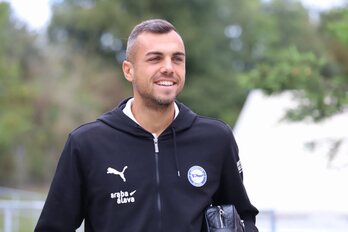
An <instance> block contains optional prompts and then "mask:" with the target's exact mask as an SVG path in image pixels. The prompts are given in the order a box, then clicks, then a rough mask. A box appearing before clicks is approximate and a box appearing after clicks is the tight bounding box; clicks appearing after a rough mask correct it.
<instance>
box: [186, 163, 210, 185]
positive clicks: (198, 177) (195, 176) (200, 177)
mask: <svg viewBox="0 0 348 232" xmlns="http://www.w3.org/2000/svg"><path fill="white" fill-rule="evenodd" d="M187 178H188V180H189V181H190V183H191V184H192V185H193V186H195V187H202V186H203V185H204V184H205V183H206V182H207V173H206V171H205V170H204V169H203V168H202V167H200V166H192V167H191V168H190V169H189V170H188V172H187Z"/></svg>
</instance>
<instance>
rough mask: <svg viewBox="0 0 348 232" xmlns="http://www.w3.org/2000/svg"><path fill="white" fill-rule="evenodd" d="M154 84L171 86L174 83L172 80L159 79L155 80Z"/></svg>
mask: <svg viewBox="0 0 348 232" xmlns="http://www.w3.org/2000/svg"><path fill="white" fill-rule="evenodd" d="M156 84H157V85H161V86H173V85H174V84H175V83H174V82H172V81H159V82H156Z"/></svg>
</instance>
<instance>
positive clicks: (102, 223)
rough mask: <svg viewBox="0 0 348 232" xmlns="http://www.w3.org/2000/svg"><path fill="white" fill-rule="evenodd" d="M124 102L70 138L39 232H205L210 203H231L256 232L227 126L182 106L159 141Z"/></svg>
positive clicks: (46, 203) (254, 210) (43, 213)
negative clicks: (127, 110) (80, 229)
mask: <svg viewBox="0 0 348 232" xmlns="http://www.w3.org/2000/svg"><path fill="white" fill-rule="evenodd" d="M125 102H126V101H123V102H122V103H121V104H120V106H119V107H117V108H115V109H114V110H112V111H111V112H109V113H106V114H104V115H102V116H101V117H100V118H98V119H97V120H96V121H94V122H91V123H88V124H85V125H83V126H81V127H79V128H77V129H76V130H74V131H73V132H72V133H71V134H70V136H69V139H68V141H67V143H66V145H65V148H64V150H63V152H62V155H61V158H60V160H59V163H58V167H57V170H56V173H55V176H54V179H53V181H52V185H51V188H50V191H49V194H48V197H47V200H46V202H45V206H44V208H43V211H42V213H41V216H40V218H39V221H38V224H37V226H36V229H35V231H36V232H41V231H42V232H43V231H44V232H54V231H57V232H58V231H59V232H69V231H75V229H76V228H78V227H79V226H80V224H81V223H82V221H83V220H85V231H87V232H92V231H93V232H160V231H163V232H200V231H201V225H202V220H203V219H202V216H203V211H204V209H205V208H206V207H207V206H208V205H209V204H211V203H214V204H228V203H233V204H234V205H235V206H236V208H237V210H238V212H239V214H240V215H241V218H242V219H244V221H245V224H246V227H247V231H257V229H256V227H255V226H254V223H255V216H256V215H257V213H258V211H257V209H256V208H255V207H254V206H252V205H251V203H250V201H249V199H248V196H247V193H246V191H245V188H244V185H243V182H242V178H243V176H242V171H241V169H238V167H237V166H238V165H237V163H238V164H239V157H238V148H237V145H236V142H235V139H234V137H233V135H232V131H231V128H230V127H229V126H227V125H226V124H225V123H223V122H221V121H218V120H215V119H210V118H206V117H201V116H198V115H197V114H195V113H193V112H192V111H191V110H190V109H188V108H187V107H186V106H184V105H183V104H181V103H179V102H177V104H178V106H179V110H180V113H179V115H178V116H177V118H176V119H175V120H174V121H173V123H172V124H171V125H170V126H169V127H168V128H167V129H166V130H165V131H164V132H163V133H162V134H161V135H160V136H159V137H158V139H156V138H154V137H153V135H152V134H151V133H149V132H147V131H145V130H144V129H143V128H141V127H140V126H139V125H137V124H136V123H135V122H134V121H132V120H131V119H130V118H128V117H127V116H126V115H125V114H124V113H123V112H122V109H123V108H124V106H125ZM154 120H156V119H155V118H154Z"/></svg>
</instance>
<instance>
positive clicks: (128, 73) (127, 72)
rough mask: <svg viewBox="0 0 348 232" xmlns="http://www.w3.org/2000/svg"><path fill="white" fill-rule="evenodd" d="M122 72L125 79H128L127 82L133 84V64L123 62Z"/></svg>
mask: <svg viewBox="0 0 348 232" xmlns="http://www.w3.org/2000/svg"><path fill="white" fill-rule="evenodd" d="M122 70H123V74H124V77H125V78H126V79H127V81H129V82H132V81H133V73H134V70H133V64H132V63H131V62H129V61H127V60H125V61H123V63H122Z"/></svg>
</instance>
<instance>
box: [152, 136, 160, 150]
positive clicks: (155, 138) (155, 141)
mask: <svg viewBox="0 0 348 232" xmlns="http://www.w3.org/2000/svg"><path fill="white" fill-rule="evenodd" d="M153 143H154V145H155V152H156V153H158V152H159V149H158V138H157V137H154V138H153Z"/></svg>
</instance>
